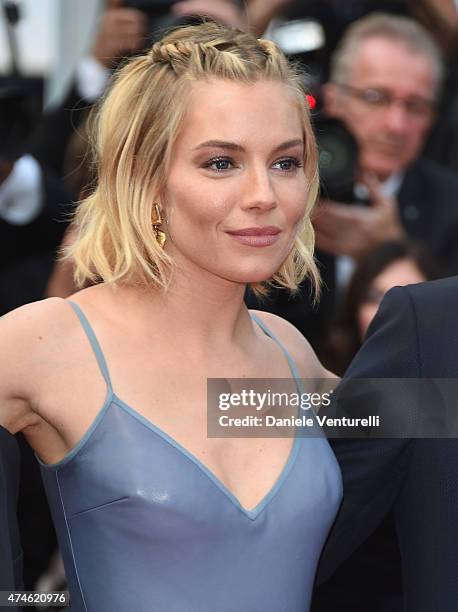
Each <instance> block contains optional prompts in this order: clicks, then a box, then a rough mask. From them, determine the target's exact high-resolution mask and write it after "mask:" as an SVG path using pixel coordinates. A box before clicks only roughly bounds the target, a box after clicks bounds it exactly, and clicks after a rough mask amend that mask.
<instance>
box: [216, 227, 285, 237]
mask: <svg viewBox="0 0 458 612" xmlns="http://www.w3.org/2000/svg"><path fill="white" fill-rule="evenodd" d="M227 233H228V234H232V235H237V236H275V235H276V234H279V233H280V228H278V227H275V225H268V226H266V227H245V228H244V229H238V230H229V231H228V232H227Z"/></svg>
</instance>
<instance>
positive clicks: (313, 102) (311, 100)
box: [305, 94, 316, 110]
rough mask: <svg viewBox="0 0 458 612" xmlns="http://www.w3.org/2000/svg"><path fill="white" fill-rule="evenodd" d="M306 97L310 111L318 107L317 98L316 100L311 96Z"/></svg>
mask: <svg viewBox="0 0 458 612" xmlns="http://www.w3.org/2000/svg"><path fill="white" fill-rule="evenodd" d="M305 97H306V99H307V102H308V105H309V108H310V110H313V109H314V108H315V106H316V98H314V97H313V96H311V95H310V94H306V95H305Z"/></svg>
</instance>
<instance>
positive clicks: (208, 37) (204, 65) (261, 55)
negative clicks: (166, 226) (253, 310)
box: [63, 21, 319, 294]
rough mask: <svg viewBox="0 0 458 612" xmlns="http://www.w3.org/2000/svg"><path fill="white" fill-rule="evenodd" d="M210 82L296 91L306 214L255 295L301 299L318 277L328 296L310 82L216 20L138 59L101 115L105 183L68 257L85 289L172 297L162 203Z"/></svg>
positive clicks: (118, 80)
mask: <svg viewBox="0 0 458 612" xmlns="http://www.w3.org/2000/svg"><path fill="white" fill-rule="evenodd" d="M209 78H217V79H229V80H231V81H239V82H244V83H248V84H249V83H254V82H256V81H260V80H264V79H265V80H272V81H277V82H281V83H284V84H285V86H286V87H288V88H289V89H290V90H291V92H292V94H293V100H294V101H295V103H296V104H297V107H298V109H299V111H300V114H301V117H302V125H303V135H304V141H305V152H304V167H305V172H306V176H307V179H308V190H307V193H304V199H305V200H306V202H305V214H304V219H303V224H302V227H301V229H300V231H299V232H298V235H297V237H296V240H295V243H294V246H293V248H292V250H291V252H290V254H289V255H288V257H287V258H286V260H285V261H284V262H283V264H282V266H281V267H280V269H279V270H278V271H277V272H276V274H275V275H274V276H273V277H272V278H271V279H269V280H268V281H266V282H263V283H256V284H255V285H253V286H252V288H253V289H254V291H255V292H256V293H258V294H264V293H266V292H267V289H268V286H269V285H271V286H280V287H285V288H288V289H290V290H292V291H294V290H296V289H297V288H298V285H299V283H300V282H301V281H302V280H303V279H304V278H305V277H306V276H308V277H309V278H310V279H311V281H312V283H313V285H314V287H315V289H316V291H318V288H319V273H318V270H317V267H316V265H315V261H314V259H313V249H314V232H313V228H312V225H311V222H310V213H311V210H312V207H313V205H314V203H315V200H316V197H317V193H318V188H319V181H318V170H317V151H316V145H315V138H314V134H313V130H312V127H311V123H310V117H309V108H308V104H307V101H306V97H305V92H304V87H303V75H302V74H301V73H300V71H299V70H298V69H297V68H296V67H294V66H292V65H290V64H289V63H288V61H287V59H286V58H285V56H284V55H283V53H282V52H281V51H280V49H279V48H278V47H277V46H276V45H275V44H274V43H272V42H270V41H268V40H263V39H256V38H255V37H254V36H252V35H251V34H248V33H246V32H242V31H240V30H236V29H231V28H227V27H224V26H220V25H217V24H215V23H213V22H208V21H207V22H203V23H202V24H199V25H194V26H187V27H181V28H177V29H175V30H173V31H171V32H169V33H168V34H167V35H166V36H165V37H164V38H163V39H162V40H161V41H159V42H157V43H155V44H154V45H153V47H152V48H151V49H150V51H149V52H148V53H146V54H144V55H141V56H139V57H134V58H131V59H130V60H128V61H127V63H126V64H125V65H124V66H123V67H122V68H121V69H120V70H118V72H117V73H116V74H115V75H114V77H113V80H112V83H111V86H110V88H109V90H108V91H107V93H106V94H105V96H104V97H103V99H102V100H101V102H100V104H99V105H98V107H97V109H96V112H95V115H94V118H93V119H94V120H93V129H92V133H93V135H94V143H93V145H94V159H95V169H96V175H97V179H96V182H95V187H94V189H93V191H92V193H91V194H90V195H89V196H88V197H87V198H85V199H84V200H83V201H81V202H80V203H79V206H78V207H77V209H76V211H75V214H74V218H73V224H74V226H75V227H76V235H77V238H76V240H75V242H74V243H73V244H72V245H70V246H69V247H67V248H66V249H65V251H64V253H65V254H64V257H63V258H64V259H66V258H69V257H72V258H73V260H74V262H75V275H74V276H75V282H76V284H77V285H78V286H80V287H81V286H83V285H84V284H85V283H87V282H100V281H104V282H108V283H122V284H136V285H138V284H140V285H145V284H148V285H151V284H152V285H153V286H155V287H157V288H159V289H164V290H165V289H167V286H168V284H169V281H170V276H171V271H172V270H173V261H172V260H171V258H170V257H169V256H168V255H167V253H166V250H163V249H161V247H160V246H159V245H158V243H157V241H156V239H155V235H154V230H153V227H152V216H153V218H154V208H153V203H154V202H155V201H157V200H158V199H160V195H161V193H163V192H164V189H165V187H166V182H167V175H168V168H169V163H170V159H171V152H172V149H173V146H174V144H175V142H176V140H177V137H178V134H179V131H180V127H181V125H182V121H183V117H184V115H185V111H186V105H187V102H188V100H189V88H190V87H191V86H192V82H193V81H196V80H201V79H209Z"/></svg>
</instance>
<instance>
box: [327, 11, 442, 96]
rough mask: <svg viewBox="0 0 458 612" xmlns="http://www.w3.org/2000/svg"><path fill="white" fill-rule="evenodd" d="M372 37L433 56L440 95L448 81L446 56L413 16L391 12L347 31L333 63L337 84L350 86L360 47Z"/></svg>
mask: <svg viewBox="0 0 458 612" xmlns="http://www.w3.org/2000/svg"><path fill="white" fill-rule="evenodd" d="M370 38H385V39H387V40H391V41H393V42H397V43H399V44H402V45H404V46H405V47H407V48H408V49H409V50H411V51H413V52H415V53H420V54H422V55H425V56H427V57H429V58H430V59H431V61H432V64H433V68H434V71H435V76H436V84H437V88H436V93H437V92H439V91H440V88H441V85H442V80H443V78H444V66H443V63H442V54H441V52H440V49H439V47H438V46H437V45H436V43H435V41H434V40H433V38H432V37H431V35H430V34H429V32H428V31H427V30H426V29H425V28H424V27H423V26H421V25H420V24H419V23H418V22H416V21H414V20H413V19H410V18H409V17H402V16H398V15H389V14H387V13H371V14H370V15H368V16H367V17H363V18H362V19H359V20H358V21H355V23H354V24H352V25H351V26H350V27H349V28H348V29H347V31H346V32H345V34H344V37H343V38H342V40H341V41H340V43H339V45H338V47H337V49H336V50H335V52H334V55H333V57H332V60H331V75H330V80H331V81H332V82H333V83H348V81H349V78H350V73H351V69H352V66H353V62H354V61H355V58H356V57H357V53H358V50H359V47H360V45H361V44H362V43H363V42H364V41H366V40H368V39H370Z"/></svg>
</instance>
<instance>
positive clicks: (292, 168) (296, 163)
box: [275, 157, 303, 172]
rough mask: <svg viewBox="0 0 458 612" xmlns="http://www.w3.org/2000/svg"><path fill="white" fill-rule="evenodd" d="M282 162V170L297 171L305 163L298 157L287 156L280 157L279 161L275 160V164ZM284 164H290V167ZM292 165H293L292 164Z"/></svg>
mask: <svg viewBox="0 0 458 612" xmlns="http://www.w3.org/2000/svg"><path fill="white" fill-rule="evenodd" d="M277 164H282V166H283V167H282V168H281V169H282V170H284V171H285V172H295V171H296V170H297V168H302V166H303V164H302V162H300V161H299V160H298V159H297V158H296V157H287V158H285V159H280V160H279V161H278V162H275V165H277ZM284 164H290V166H289V167H288V168H285V167H284ZM291 165H292V166H291Z"/></svg>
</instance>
